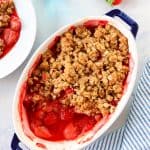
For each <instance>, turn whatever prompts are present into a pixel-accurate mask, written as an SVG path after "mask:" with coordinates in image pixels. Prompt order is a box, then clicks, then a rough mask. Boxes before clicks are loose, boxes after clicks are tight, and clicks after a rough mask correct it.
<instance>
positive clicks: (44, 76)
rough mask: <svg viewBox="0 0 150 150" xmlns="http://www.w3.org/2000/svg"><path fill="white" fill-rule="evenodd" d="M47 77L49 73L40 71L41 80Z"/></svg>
mask: <svg viewBox="0 0 150 150" xmlns="http://www.w3.org/2000/svg"><path fill="white" fill-rule="evenodd" d="M48 77H49V74H48V73H47V72H42V80H44V81H45V80H47V79H48Z"/></svg>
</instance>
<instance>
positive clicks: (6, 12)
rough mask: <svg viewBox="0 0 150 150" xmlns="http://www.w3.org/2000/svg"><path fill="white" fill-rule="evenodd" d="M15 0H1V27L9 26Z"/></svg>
mask: <svg viewBox="0 0 150 150" xmlns="http://www.w3.org/2000/svg"><path fill="white" fill-rule="evenodd" d="M14 8H15V6H14V2H13V0H1V1H0V28H2V27H7V26H8V25H9V22H10V15H12V13H13V11H14Z"/></svg>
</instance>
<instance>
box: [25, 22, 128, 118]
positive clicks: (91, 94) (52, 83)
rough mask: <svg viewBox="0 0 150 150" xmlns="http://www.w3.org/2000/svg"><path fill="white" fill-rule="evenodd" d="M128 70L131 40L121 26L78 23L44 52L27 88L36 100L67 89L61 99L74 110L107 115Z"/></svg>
mask: <svg viewBox="0 0 150 150" xmlns="http://www.w3.org/2000/svg"><path fill="white" fill-rule="evenodd" d="M52 45H53V46H52ZM128 72H129V51H128V40H127V38H126V37H125V36H124V35H123V34H122V33H121V32H120V31H119V30H117V29H116V28H115V27H113V26H112V25H110V24H106V25H105V26H104V25H99V26H98V27H94V28H88V27H85V26H77V27H75V28H71V29H69V30H68V31H67V32H65V33H64V34H63V35H61V36H60V37H59V38H58V40H57V42H56V43H55V44H51V45H50V46H49V48H48V49H47V50H46V51H45V52H44V54H42V58H41V60H40V64H39V65H37V67H36V69H34V71H33V72H32V75H31V76H30V78H29V79H28V90H29V91H30V93H34V94H33V98H32V100H33V102H34V103H38V102H41V101H46V100H56V99H58V98H60V97H61V96H62V93H63V92H64V93H65V94H66V96H64V97H63V98H62V99H61V100H60V101H61V103H62V104H64V105H67V106H73V107H74V108H75V112H77V113H84V114H87V115H89V116H93V115H96V114H102V115H103V116H105V115H108V114H111V113H113V112H114V110H115V107H116V105H117V103H118V101H119V100H120V99H121V97H122V93H123V88H124V84H125V80H126V77H127V75H128ZM33 85H34V86H33ZM35 93H36V94H35ZM63 95H64V94H63Z"/></svg>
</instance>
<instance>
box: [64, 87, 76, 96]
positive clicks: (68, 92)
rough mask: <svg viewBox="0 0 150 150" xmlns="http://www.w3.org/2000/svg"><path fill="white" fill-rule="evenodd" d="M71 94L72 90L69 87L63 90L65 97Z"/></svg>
mask: <svg viewBox="0 0 150 150" xmlns="http://www.w3.org/2000/svg"><path fill="white" fill-rule="evenodd" d="M73 92H74V90H73V88H70V87H69V88H67V89H66V90H65V94H66V95H68V94H71V93H73Z"/></svg>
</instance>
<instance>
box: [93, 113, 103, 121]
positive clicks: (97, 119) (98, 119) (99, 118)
mask: <svg viewBox="0 0 150 150" xmlns="http://www.w3.org/2000/svg"><path fill="white" fill-rule="evenodd" d="M102 118H103V116H102V114H98V115H95V120H96V121H97V122H98V121H100V120H101V119H102Z"/></svg>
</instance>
